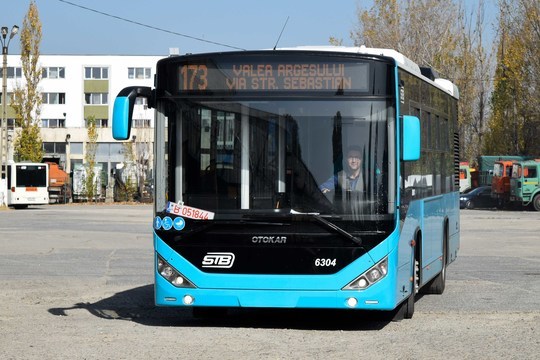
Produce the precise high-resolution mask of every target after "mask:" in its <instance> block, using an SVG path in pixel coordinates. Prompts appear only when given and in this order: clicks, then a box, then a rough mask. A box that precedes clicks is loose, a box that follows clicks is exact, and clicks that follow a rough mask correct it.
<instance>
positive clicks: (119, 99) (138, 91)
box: [112, 86, 152, 140]
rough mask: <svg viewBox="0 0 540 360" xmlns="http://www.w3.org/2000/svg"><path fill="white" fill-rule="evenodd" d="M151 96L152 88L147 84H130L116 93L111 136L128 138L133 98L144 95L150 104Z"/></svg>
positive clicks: (122, 138) (120, 138) (119, 138)
mask: <svg viewBox="0 0 540 360" xmlns="http://www.w3.org/2000/svg"><path fill="white" fill-rule="evenodd" d="M151 96H152V89H150V88H149V87H147V86H130V87H127V88H124V89H122V90H121V91H120V92H119V93H118V95H117V96H116V99H115V100H114V107H113V121H112V131H113V138H115V139H116V140H127V139H129V135H130V133H131V120H132V117H133V107H134V106H135V99H136V98H137V97H145V98H147V99H149V101H148V103H149V104H150V103H151V102H150V98H151Z"/></svg>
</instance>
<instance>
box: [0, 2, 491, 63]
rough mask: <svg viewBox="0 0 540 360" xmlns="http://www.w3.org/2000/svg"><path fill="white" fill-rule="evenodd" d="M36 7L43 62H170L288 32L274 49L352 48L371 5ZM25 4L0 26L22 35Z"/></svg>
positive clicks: (10, 9) (6, 7) (1, 10)
mask: <svg viewBox="0 0 540 360" xmlns="http://www.w3.org/2000/svg"><path fill="white" fill-rule="evenodd" d="M493 1H496V0H487V2H488V7H490V8H493V6H492V5H489V4H490V3H491V2H493ZM35 2H36V4H37V6H38V10H39V16H40V20H41V23H42V26H43V28H42V34H43V38H42V42H41V54H47V55H52V54H70V55H84V54H88V55H163V56H166V55H168V54H169V48H178V49H179V53H180V54H185V53H202V52H214V51H230V50H235V49H247V50H253V49H268V48H273V47H274V45H275V44H276V41H277V40H278V38H279V37H280V33H281V32H282V29H283V26H284V25H285V24H286V26H285V28H284V29H283V34H282V35H281V38H280V41H279V45H278V47H291V46H301V45H328V44H329V38H330V37H331V36H333V37H335V38H338V39H343V45H351V46H352V45H353V41H352V40H351V38H350V32H351V31H352V30H354V28H355V27H356V24H357V9H358V6H359V5H361V6H363V7H366V6H368V4H369V3H371V1H369V0H334V1H330V0H266V1H264V0H35ZM474 2H476V1H474ZM29 3H30V0H0V26H7V27H8V28H9V29H11V27H12V26H13V25H18V26H20V27H22V23H23V19H24V16H25V15H26V13H27V11H28V6H29ZM467 3H471V2H470V1H468V2H467ZM72 4H75V5H78V6H74V5H72ZM79 6H83V7H86V8H90V9H92V10H95V11H90V10H87V9H83V8H81V7H79ZM96 11H97V12H96ZM98 12H100V13H98ZM102 13H105V14H108V15H109V16H107V15H104V14H102ZM118 17H119V18H123V19H126V20H129V22H128V21H124V20H121V19H118ZM492 18H493V16H491V18H490V20H489V21H490V22H492V20H491V19H492ZM136 23H139V24H136ZM140 24H144V25H146V26H143V25H140ZM487 26H489V27H490V26H491V25H489V24H488V25H487ZM155 28H159V29H162V30H165V31H161V30H157V29H155ZM183 35H184V36H183ZM194 38H197V39H199V40H197V39H194ZM9 53H10V54H19V53H20V44H19V35H17V36H16V38H14V39H13V40H12V41H11V44H10V46H9Z"/></svg>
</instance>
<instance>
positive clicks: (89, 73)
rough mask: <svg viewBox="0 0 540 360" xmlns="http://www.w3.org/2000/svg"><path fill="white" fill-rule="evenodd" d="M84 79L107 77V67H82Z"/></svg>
mask: <svg viewBox="0 0 540 360" xmlns="http://www.w3.org/2000/svg"><path fill="white" fill-rule="evenodd" d="M84 78H85V79H94V80H96V79H108V78H109V68H106V67H85V68H84Z"/></svg>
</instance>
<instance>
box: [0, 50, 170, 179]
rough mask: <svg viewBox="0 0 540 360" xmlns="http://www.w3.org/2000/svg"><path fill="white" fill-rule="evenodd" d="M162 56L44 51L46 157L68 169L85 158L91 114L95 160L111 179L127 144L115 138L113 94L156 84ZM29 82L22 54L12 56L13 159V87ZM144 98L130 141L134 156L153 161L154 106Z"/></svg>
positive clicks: (12, 131)
mask: <svg viewBox="0 0 540 360" xmlns="http://www.w3.org/2000/svg"><path fill="white" fill-rule="evenodd" d="M162 57H163V56H116V55H111V56H108V55H41V56H40V57H39V65H40V67H41V70H42V80H41V81H40V83H39V91H40V92H41V95H42V100H43V103H42V105H41V108H40V115H39V120H40V127H41V137H42V140H43V149H44V152H45V155H44V160H47V161H54V162H57V163H59V164H60V165H62V166H63V167H64V168H65V170H66V171H67V172H68V173H69V172H70V171H73V169H74V168H75V166H76V165H77V164H81V163H84V162H85V155H86V150H87V143H88V129H87V124H88V119H94V120H95V124H96V127H97V128H98V129H97V130H98V139H97V149H96V152H95V154H96V157H95V161H96V163H98V164H100V165H101V166H102V171H103V174H104V176H108V177H109V179H105V180H106V181H108V180H110V174H111V173H112V170H113V169H115V167H116V165H117V164H119V163H122V162H124V161H126V151H125V146H126V145H125V144H123V143H121V142H118V141H115V140H114V139H113V138H112V133H111V126H112V111H113V104H114V99H115V97H116V95H117V94H118V92H119V91H120V90H121V89H122V88H124V87H126V86H132V85H133V86H134V85H137V86H153V84H154V74H155V69H156V63H157V61H158V60H159V59H161V58H162ZM24 85H25V79H24V77H23V71H22V64H21V59H20V56H19V55H8V66H7V95H8V96H7V102H6V103H7V105H8V106H7V111H6V117H7V119H8V159H9V160H12V159H13V143H14V141H15V139H16V137H17V134H18V129H17V127H16V126H15V120H14V119H15V112H14V110H13V108H11V106H9V104H10V103H11V97H12V94H13V89H15V88H16V87H24ZM0 99H1V98H0ZM138 100H139V99H138ZM140 100H141V101H140V102H137V104H136V106H135V109H134V111H133V131H132V137H131V139H130V140H129V141H128V142H129V143H130V146H132V148H133V154H134V156H135V158H136V159H135V160H142V161H143V162H145V163H147V164H152V149H153V144H152V142H153V126H154V111H153V109H148V106H147V104H146V103H144V101H143V99H142V98H141V99H140ZM0 102H1V100H0ZM148 170H150V169H148ZM107 174H108V175H107Z"/></svg>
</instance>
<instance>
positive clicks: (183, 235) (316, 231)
mask: <svg viewBox="0 0 540 360" xmlns="http://www.w3.org/2000/svg"><path fill="white" fill-rule="evenodd" d="M163 215H165V214H163ZM167 216H168V217H169V218H171V219H172V220H174V219H175V217H174V216H173V215H171V214H167V215H166V216H165V217H163V218H166V217H167ZM158 217H159V216H158ZM184 221H185V227H184V228H182V230H181V231H177V230H175V229H174V228H171V229H169V230H163V228H159V229H155V231H156V234H157V235H158V236H159V237H160V238H161V239H163V240H164V241H165V243H167V245H169V246H170V247H171V248H172V249H173V250H175V251H176V252H178V253H179V254H180V255H181V256H183V257H184V258H186V259H187V260H188V261H189V262H190V263H192V264H193V265H195V266H196V267H197V268H199V269H200V270H201V271H204V272H208V273H234V274H291V275H292V274H334V273H336V272H338V271H340V270H341V269H343V268H344V267H346V266H347V265H349V264H350V263H351V262H353V261H354V260H356V259H357V258H359V257H360V256H362V255H363V254H365V253H366V252H367V251H369V250H370V249H371V248H373V247H374V246H375V245H376V244H378V243H379V242H380V241H382V240H383V239H384V235H382V233H379V234H376V232H368V231H366V232H365V234H356V238H357V239H359V240H360V241H361V242H362V244H361V245H359V244H357V243H355V242H354V241H351V240H350V239H348V238H346V237H344V236H343V235H341V234H339V233H336V232H332V231H330V230H328V229H325V228H323V227H321V225H320V224H317V223H316V222H309V221H308V222H304V221H302V222H294V221H285V222H279V223H275V224H269V223H265V224H261V223H258V222H231V221H212V222H209V221H193V220H190V219H185V220H184Z"/></svg>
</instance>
